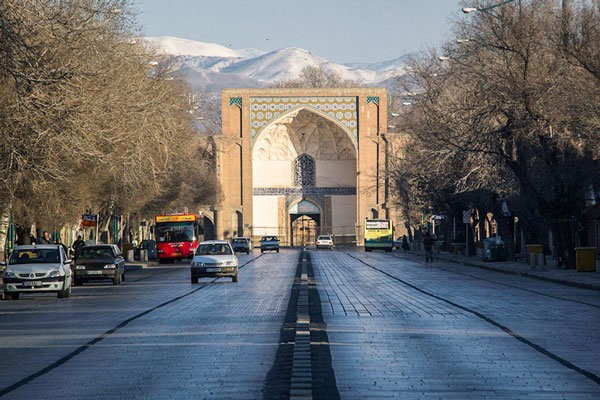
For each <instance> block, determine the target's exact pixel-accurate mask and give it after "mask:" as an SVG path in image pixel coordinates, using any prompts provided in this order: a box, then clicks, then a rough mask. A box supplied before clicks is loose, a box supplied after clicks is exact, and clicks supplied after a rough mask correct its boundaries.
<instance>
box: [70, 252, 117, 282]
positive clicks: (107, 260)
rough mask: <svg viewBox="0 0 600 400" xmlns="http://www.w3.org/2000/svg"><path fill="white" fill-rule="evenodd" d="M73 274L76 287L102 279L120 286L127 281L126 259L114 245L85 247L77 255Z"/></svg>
mask: <svg viewBox="0 0 600 400" xmlns="http://www.w3.org/2000/svg"><path fill="white" fill-rule="evenodd" d="M73 272H74V273H75V280H74V283H75V285H76V286H77V285H81V284H83V283H85V282H89V281H92V280H102V279H110V280H112V282H113V284H114V285H118V284H120V283H121V282H122V281H124V280H125V259H124V258H123V255H122V254H121V250H119V247H118V246H117V245H114V244H99V245H94V246H83V247H82V248H81V249H79V252H78V253H77V258H76V259H75V263H74V267H73Z"/></svg>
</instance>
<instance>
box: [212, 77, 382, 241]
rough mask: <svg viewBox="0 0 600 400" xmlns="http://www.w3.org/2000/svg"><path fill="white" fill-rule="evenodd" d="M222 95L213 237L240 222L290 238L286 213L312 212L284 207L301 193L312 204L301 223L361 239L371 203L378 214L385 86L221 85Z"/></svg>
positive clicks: (256, 234)
mask: <svg viewBox="0 0 600 400" xmlns="http://www.w3.org/2000/svg"><path fill="white" fill-rule="evenodd" d="M221 96H222V97H221V100H222V103H221V104H222V106H221V109H222V118H223V121H222V122H223V124H222V127H223V136H222V140H221V141H220V151H219V152H218V153H217V154H218V165H217V168H218V174H219V175H218V176H219V179H220V182H221V185H222V189H223V196H222V200H221V203H220V204H219V206H218V207H217V208H218V211H217V216H216V224H215V225H216V230H217V237H219V238H226V237H227V233H228V232H233V231H236V230H237V231H238V232H239V231H242V230H243V233H244V235H245V236H253V238H254V239H255V240H258V239H259V238H260V236H262V235H278V236H280V239H281V244H282V245H286V244H287V245H289V244H291V224H292V219H294V218H295V220H299V219H300V217H298V215H300V216H301V217H302V218H304V219H307V218H311V217H309V216H307V215H303V214H299V213H296V212H295V211H297V210H296V209H295V208H293V205H294V204H297V203H300V202H302V201H303V200H309V201H310V202H312V203H314V204H315V205H316V206H318V208H319V210H320V213H319V214H311V215H313V216H314V217H312V218H311V222H310V223H311V224H314V225H315V226H317V225H318V227H319V229H320V233H321V234H333V235H334V236H336V238H335V239H336V242H337V243H344V242H351V243H361V241H362V229H361V224H363V223H364V219H365V218H368V217H369V216H370V214H369V213H370V210H371V209H372V208H375V209H377V210H379V212H380V215H381V216H383V215H387V211H384V210H385V204H386V199H385V193H386V191H385V190H384V188H383V185H382V183H383V179H380V177H382V176H383V173H382V171H383V168H384V166H385V155H384V151H385V148H386V144H385V143H384V142H385V138H384V137H383V133H385V128H386V127H387V121H386V112H387V106H386V104H387V92H386V90H385V89H384V88H315V89H299V88H295V89H289V88H270V89H224V90H223V91H222V92H221ZM236 210H238V211H239V212H240V213H241V215H238V214H236V217H237V218H234V217H233V212H234V211H236ZM292 214H293V215H294V217H292ZM240 220H241V223H240ZM361 221H362V222H361ZM236 222H237V226H235V227H234V226H233V225H235V223H236ZM230 225H231V226H230ZM240 225H242V226H241V227H240Z"/></svg>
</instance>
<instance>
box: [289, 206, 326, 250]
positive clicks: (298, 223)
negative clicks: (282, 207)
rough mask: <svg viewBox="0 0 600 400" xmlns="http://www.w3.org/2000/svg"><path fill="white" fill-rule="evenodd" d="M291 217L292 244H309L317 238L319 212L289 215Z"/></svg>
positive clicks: (302, 245)
mask: <svg viewBox="0 0 600 400" xmlns="http://www.w3.org/2000/svg"><path fill="white" fill-rule="evenodd" d="M290 217H291V218H292V231H291V238H292V246H300V247H304V246H310V245H312V244H314V243H315V241H316V240H317V235H318V233H319V219H320V218H319V217H320V215H319V214H311V215H298V214H295V215H290Z"/></svg>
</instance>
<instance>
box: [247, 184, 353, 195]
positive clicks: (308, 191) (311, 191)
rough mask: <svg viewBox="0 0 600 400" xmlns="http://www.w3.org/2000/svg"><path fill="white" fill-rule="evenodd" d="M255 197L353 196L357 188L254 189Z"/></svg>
mask: <svg viewBox="0 0 600 400" xmlns="http://www.w3.org/2000/svg"><path fill="white" fill-rule="evenodd" d="M252 194H253V195H254V196H287V195H303V194H304V195H326V196H351V195H356V187H354V186H341V187H294V188H254V189H253V191H252Z"/></svg>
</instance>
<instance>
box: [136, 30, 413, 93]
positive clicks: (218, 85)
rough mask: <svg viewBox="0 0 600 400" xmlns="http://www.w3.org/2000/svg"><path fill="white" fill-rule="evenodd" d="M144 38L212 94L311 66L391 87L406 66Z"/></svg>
mask: <svg viewBox="0 0 600 400" xmlns="http://www.w3.org/2000/svg"><path fill="white" fill-rule="evenodd" d="M145 39H146V40H147V42H148V43H150V44H151V46H153V47H155V48H156V49H157V51H158V52H161V53H163V54H164V55H166V56H167V61H166V62H167V63H169V64H170V67H171V69H172V70H173V71H174V73H177V74H181V75H183V76H184V77H185V78H186V80H187V81H188V82H189V83H190V85H191V86H192V87H193V88H196V89H203V90H207V91H211V92H213V91H219V90H220V89H222V88H225V87H266V86H269V85H270V84H271V83H273V82H276V81H280V80H289V79H294V78H297V77H298V76H299V75H300V72H301V71H302V70H303V69H304V68H305V67H308V66H312V67H319V68H321V69H322V70H324V71H326V72H334V73H336V74H338V75H339V76H340V77H342V78H343V79H346V80H352V81H357V82H359V83H361V84H365V85H369V86H378V85H382V86H386V85H388V84H389V83H390V82H392V81H393V79H392V78H394V77H395V76H398V75H402V74H403V73H404V72H405V65H406V64H405V62H404V60H403V58H402V57H400V58H397V59H394V60H389V61H383V62H380V63H351V64H346V65H342V64H336V63H333V62H330V61H328V60H326V59H324V58H322V57H319V56H317V55H315V54H313V53H311V52H309V51H307V50H304V49H300V48H297V47H288V48H284V49H280V50H276V51H272V52H270V53H266V52H264V51H261V50H257V49H243V50H235V49H231V48H228V47H225V46H221V45H218V44H214V43H203V42H196V41H192V40H186V39H179V38H174V37H152V38H145Z"/></svg>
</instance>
